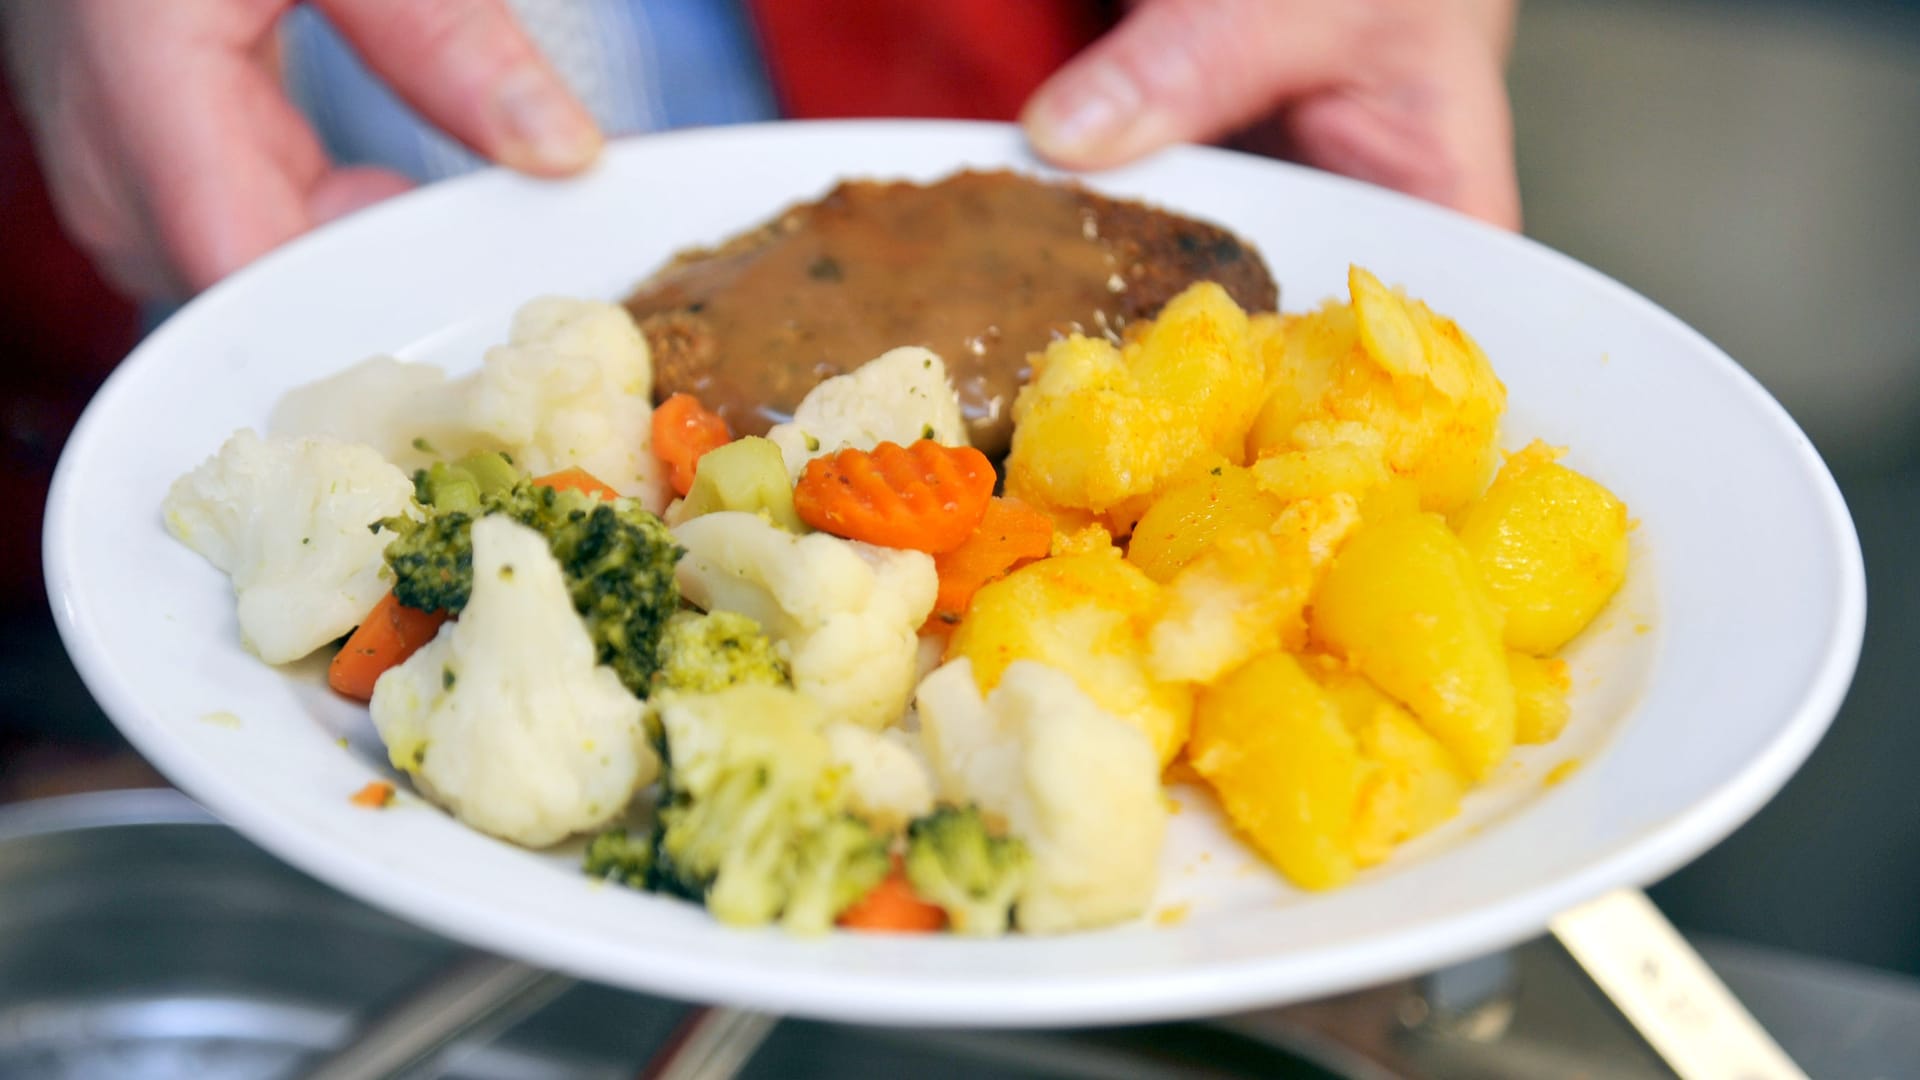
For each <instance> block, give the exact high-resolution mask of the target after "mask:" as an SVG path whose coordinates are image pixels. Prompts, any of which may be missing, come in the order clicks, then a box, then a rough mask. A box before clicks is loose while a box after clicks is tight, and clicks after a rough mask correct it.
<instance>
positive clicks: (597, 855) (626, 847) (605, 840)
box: [584, 829, 653, 889]
mask: <svg viewBox="0 0 1920 1080" xmlns="http://www.w3.org/2000/svg"><path fill="white" fill-rule="evenodd" d="M584 868H585V870H586V872H587V876H588V877H597V878H605V879H606V880H608V881H611V882H614V883H615V884H619V885H625V886H627V887H628V888H630V889H644V888H646V885H647V874H648V871H650V870H651V869H652V868H653V839H652V837H650V836H635V835H632V834H630V833H628V832H627V830H625V829H608V830H607V831H606V832H603V833H601V834H600V835H598V836H596V837H594V838H593V840H592V842H591V843H589V844H588V845H587V855H586V859H585V860H584Z"/></svg>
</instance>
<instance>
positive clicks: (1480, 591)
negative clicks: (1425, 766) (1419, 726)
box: [1310, 514, 1514, 780]
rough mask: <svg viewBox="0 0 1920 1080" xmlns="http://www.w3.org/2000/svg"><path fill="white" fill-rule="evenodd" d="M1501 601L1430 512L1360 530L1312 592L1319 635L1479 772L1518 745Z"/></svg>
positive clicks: (1312, 627)
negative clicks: (1502, 637) (1498, 603)
mask: <svg viewBox="0 0 1920 1080" xmlns="http://www.w3.org/2000/svg"><path fill="white" fill-rule="evenodd" d="M1500 619H1501V613H1500V609H1499V608H1497V607H1495V606H1494V604H1493V601H1492V599H1491V598H1489V596H1488V595H1487V589H1486V586H1485V585H1484V584H1482V583H1481V581H1480V576H1479V574H1478V573H1477V572H1476V570H1475V567H1474V563H1473V559H1472V557H1471V556H1469V555H1468V554H1467V550H1466V547H1465V546H1464V545H1462V544H1461V543H1460V538H1459V537H1457V536H1455V535H1454V534H1453V533H1452V532H1451V531H1450V530H1448V528H1447V526H1446V524H1445V522H1443V521H1442V520H1441V519H1440V518H1439V517H1437V516H1434V515H1431V514H1408V515H1406V516H1404V517H1397V518H1393V519H1392V520H1389V521H1382V522H1379V523H1377V524H1373V525H1368V526H1365V527H1363V528H1361V529H1360V530H1359V531H1358V532H1356V533H1355V534H1354V536H1353V538H1352V539H1351V540H1349V541H1347V543H1346V545H1345V546H1344V547H1342V548H1341V549H1340V553H1339V554H1338V555H1336V556H1335V557H1334V559H1333V562H1332V564H1331V565H1330V566H1329V567H1328V568H1327V573H1326V576H1325V578H1324V579H1323V580H1322V581H1321V583H1320V588H1319V590H1318V591H1317V592H1316V593H1315V594H1314V598H1313V617H1312V619H1311V620H1310V632H1311V635H1312V637H1313V639H1314V640H1315V641H1316V642H1317V643H1319V644H1322V645H1324V646H1326V648H1327V649H1328V650H1329V651H1331V652H1333V653H1334V654H1335V655H1337V656H1340V657H1342V658H1343V659H1345V660H1346V661H1347V663H1348V664H1349V665H1351V666H1352V667H1353V669H1354V670H1356V671H1358V672H1360V674H1362V675H1365V676H1366V677H1367V678H1368V679H1369V680H1370V681H1372V682H1373V683H1374V684H1375V685H1376V686H1378V687H1380V689H1382V690H1385V691H1386V692H1387V693H1389V694H1392V695H1393V696H1394V697H1396V698H1398V699H1399V700H1401V701H1404V702H1406V704H1407V706H1408V707H1409V708H1411V709H1412V710H1413V711H1414V713H1415V715H1417V716H1419V717H1420V719H1421V721H1422V722H1423V723H1425V724H1426V725H1427V727H1428V728H1429V730H1431V731H1432V732H1433V733H1434V735H1435V736H1436V737H1438V738H1439V739H1440V741H1441V742H1443V743H1445V744H1446V745H1447V748H1448V749H1450V750H1452V751H1453V753H1454V755H1455V756H1456V757H1458V758H1459V760H1460V762H1461V764H1462V765H1464V766H1465V767H1466V769H1467V772H1468V773H1469V774H1470V775H1471V776H1473V777H1474V778H1475V779H1476V780H1478V779H1485V778H1486V776H1487V774H1488V773H1490V772H1492V771H1493V767H1494V766H1495V765H1498V764H1499V763H1500V762H1501V761H1502V760H1503V759H1504V758H1505V757H1506V756H1507V751H1508V750H1510V749H1512V748H1513V709H1514V704H1513V680H1512V676H1511V675H1509V674H1508V671H1507V653H1506V649H1505V648H1504V647H1503V646H1502V645H1501V643H1500Z"/></svg>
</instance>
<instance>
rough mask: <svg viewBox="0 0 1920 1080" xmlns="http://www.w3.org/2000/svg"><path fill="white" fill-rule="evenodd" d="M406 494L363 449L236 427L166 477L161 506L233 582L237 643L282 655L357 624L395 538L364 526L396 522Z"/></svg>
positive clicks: (382, 582) (376, 593) (401, 481)
mask: <svg viewBox="0 0 1920 1080" xmlns="http://www.w3.org/2000/svg"><path fill="white" fill-rule="evenodd" d="M412 497H413V484H412V483H411V482H409V481H408V480H407V474H406V473H404V472H401V471H400V470H399V469H398V468H396V467H395V466H393V465H391V464H388V462H387V461H386V460H385V459H384V458H382V457H381V456H380V455H379V453H377V452H376V451H374V450H372V449H370V448H368V447H365V446H357V445H354V444H351V443H343V442H339V441H336V440H333V439H324V438H318V439H287V438H275V439H262V438H261V437H260V436H258V435H256V434H254V433H253V432H252V431H245V430H243V431H238V432H235V433H234V435H233V437H232V438H230V439H228V440H227V442H226V445H224V446H222V447H221V448H220V452H219V453H217V454H215V455H214V456H213V457H212V458H211V459H209V460H208V461H207V462H206V463H205V464H203V465H201V466H200V467H199V468H197V469H195V470H193V471H192V472H190V473H188V474H187V475H185V476H183V477H181V478H180V479H179V480H177V481H175V482H174V485H173V488H172V489H171V490H170V491H168V492H167V497H166V501H165V502H164V503H162V505H161V513H162V515H163V516H164V518H165V520H166V523H167V531H169V532H171V533H172V534H173V535H174V537H175V538H177V539H178V540H179V541H180V542H181V543H183V544H185V545H187V546H188V547H190V548H192V549H193V550H195V551H197V552H199V553H200V554H201V555H203V556H205V557H206V560H207V561H208V562H210V563H212V564H213V565H214V566H216V567H218V568H219V569H221V570H223V571H225V572H226V574H227V576H228V577H229V578H230V579H231V580H232V582H233V592H234V597H235V600H236V602H237V606H238V609H239V620H240V641H241V643H242V644H244V645H245V646H246V647H247V648H248V649H249V650H251V651H252V652H253V654H254V655H256V656H258V657H259V658H260V659H262V660H265V661H266V662H267V663H269V664H285V663H288V662H291V661H294V660H298V659H300V658H302V657H304V656H306V655H308V654H310V653H312V652H313V651H314V650H315V649H318V648H320V647H321V646H322V645H325V644H326V643H327V642H329V641H334V640H336V639H338V638H340V637H341V636H342V635H344V634H346V633H347V631H349V630H352V629H353V628H354V627H355V626H357V625H359V623H360V622H361V620H363V619H364V618H365V617H366V614H367V611H368V610H369V609H370V608H372V607H373V605H374V602H375V601H377V600H379V599H380V596H381V594H383V593H385V592H386V591H387V581H386V577H385V563H384V562H383V560H382V557H381V554H382V552H383V551H385V549H386V546H387V542H388V541H389V540H391V539H392V536H391V535H387V534H386V530H385V529H379V530H376V529H372V528H369V525H371V524H372V523H374V522H380V521H402V520H405V519H406V515H407V512H408V509H409V506H410V504H411V503H412Z"/></svg>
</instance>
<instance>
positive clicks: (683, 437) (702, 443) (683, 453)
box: [653, 394, 733, 495]
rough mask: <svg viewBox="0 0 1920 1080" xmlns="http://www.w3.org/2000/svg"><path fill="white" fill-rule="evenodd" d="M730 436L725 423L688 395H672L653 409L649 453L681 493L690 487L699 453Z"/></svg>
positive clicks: (674, 487)
mask: <svg viewBox="0 0 1920 1080" xmlns="http://www.w3.org/2000/svg"><path fill="white" fill-rule="evenodd" d="M732 439H733V433H732V432H729V431H728V430H727V422H726V421H725V420H723V419H721V418H720V416H719V414H717V413H714V412H711V411H709V410H708V409H707V407H706V406H705V405H702V404H700V399H699V398H696V397H694V396H693V395H692V394H675V395H673V396H672V397H670V398H668V399H667V400H665V401H663V402H661V403H660V404H659V405H658V406H656V407H655V408H654V410H653V456H654V457H657V458H659V459H660V460H661V461H662V462H663V463H665V465H666V466H667V482H668V483H670V484H672V485H673V490H674V491H676V492H678V493H679V494H681V495H685V494H686V493H687V492H689V491H691V490H693V469H694V466H696V465H698V464H700V456H701V455H702V454H705V453H706V452H707V451H709V450H712V449H713V448H714V447H716V446H725V445H726V444H727V443H728V442H731V441H732Z"/></svg>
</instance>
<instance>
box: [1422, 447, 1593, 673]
mask: <svg viewBox="0 0 1920 1080" xmlns="http://www.w3.org/2000/svg"><path fill="white" fill-rule="evenodd" d="M1553 456H1554V455H1553V451H1552V450H1550V449H1549V448H1547V447H1546V446H1545V445H1543V444H1541V443H1538V442H1536V443H1534V444H1533V445H1531V446H1529V447H1528V448H1527V449H1525V450H1522V451H1521V452H1520V453H1518V454H1515V455H1514V456H1513V457H1512V458H1511V459H1510V460H1509V461H1508V462H1507V464H1506V465H1505V466H1504V467H1503V468H1501V470H1500V474H1499V475H1498V476H1497V477H1495V478H1494V481H1493V484H1492V486H1491V487H1489V488H1488V489H1487V492H1486V494H1485V495H1483V496H1481V498H1480V499H1479V500H1478V501H1477V502H1475V503H1473V504H1472V505H1471V506H1469V507H1467V509H1466V511H1465V512H1464V513H1463V514H1462V515H1461V518H1460V540H1461V542H1462V543H1463V544H1465V545H1466V548H1467V551H1468V552H1469V553H1470V554H1471V555H1472V556H1473V561H1474V565H1475V566H1476V567H1478V569H1479V572H1480V577H1481V580H1483V581H1484V582H1485V583H1486V586H1487V592H1488V594H1489V595H1491V596H1492V598H1493V600H1494V602H1495V603H1497V604H1499V605H1500V606H1501V607H1502V608H1503V609H1504V610H1505V612H1506V643H1507V647H1508V648H1511V649H1516V650H1518V651H1520V652H1525V653H1532V654H1533V655H1535V656H1544V655H1546V654H1548V653H1551V652H1554V651H1555V650H1557V649H1559V648H1560V647H1561V646H1562V645H1565V644H1566V643H1567V642H1569V641H1571V640H1573V638H1574V637H1575V635H1577V634H1579V633H1580V631H1581V630H1584V629H1585V628H1586V627H1587V624H1588V623H1590V622H1592V621H1593V618H1594V616H1596V615H1598V614H1599V613H1600V609H1601V608H1603V607H1605V606H1606V604H1607V601H1608V600H1610V599H1612V598H1613V594H1614V593H1615V592H1617V591H1618V590H1619V588H1620V584H1621V582H1623V581H1625V580H1626V576H1627V508H1626V504H1624V503H1622V502H1621V501H1620V500H1619V499H1617V498H1615V497H1614V495H1613V493H1612V492H1610V491H1608V490H1607V489H1606V488H1604V487H1602V486H1600V485H1599V484H1597V483H1595V482H1594V481H1592V480H1590V479H1588V478H1587V477H1585V476H1582V475H1580V474H1579V473H1577V472H1574V471H1573V470H1572V469H1569V468H1567V467H1566V466H1564V465H1559V464H1556V463H1555V462H1554V460H1553Z"/></svg>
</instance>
